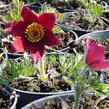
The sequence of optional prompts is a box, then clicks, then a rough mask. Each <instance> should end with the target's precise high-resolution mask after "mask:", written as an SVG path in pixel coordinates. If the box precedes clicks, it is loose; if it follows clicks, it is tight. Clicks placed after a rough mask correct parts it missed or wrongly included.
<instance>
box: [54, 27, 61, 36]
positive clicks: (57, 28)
mask: <svg viewBox="0 0 109 109" xmlns="http://www.w3.org/2000/svg"><path fill="white" fill-rule="evenodd" d="M61 30H62V29H61V28H59V27H56V26H55V27H54V28H53V32H54V33H55V34H57V33H59V32H60V31H61Z"/></svg>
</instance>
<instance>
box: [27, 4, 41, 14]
mask: <svg viewBox="0 0 109 109" xmlns="http://www.w3.org/2000/svg"><path fill="white" fill-rule="evenodd" d="M27 7H29V9H30V10H33V11H35V12H36V13H38V12H40V10H41V4H40V3H33V4H27Z"/></svg>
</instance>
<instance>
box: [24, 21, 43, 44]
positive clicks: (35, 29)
mask: <svg viewBox="0 0 109 109" xmlns="http://www.w3.org/2000/svg"><path fill="white" fill-rule="evenodd" d="M43 36H44V28H43V26H42V25H41V24H38V23H32V24H30V25H28V26H27V28H26V30H25V37H26V38H27V40H29V41H30V42H32V43H35V42H39V41H40V40H41V39H42V38H43Z"/></svg>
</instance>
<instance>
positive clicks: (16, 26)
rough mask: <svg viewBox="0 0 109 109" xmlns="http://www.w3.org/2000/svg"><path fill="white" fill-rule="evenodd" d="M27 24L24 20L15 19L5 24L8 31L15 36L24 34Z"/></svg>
mask: <svg viewBox="0 0 109 109" xmlns="http://www.w3.org/2000/svg"><path fill="white" fill-rule="evenodd" d="M26 27H27V24H26V23H25V22H24V21H13V22H10V23H7V24H6V25H5V28H6V31H7V32H9V33H10V34H11V35H13V36H14V37H21V36H24V33H25V28H26Z"/></svg>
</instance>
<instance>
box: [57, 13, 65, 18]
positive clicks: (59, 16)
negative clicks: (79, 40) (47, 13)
mask: <svg viewBox="0 0 109 109" xmlns="http://www.w3.org/2000/svg"><path fill="white" fill-rule="evenodd" d="M64 16H65V14H62V13H58V14H57V19H62V18H64Z"/></svg>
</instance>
